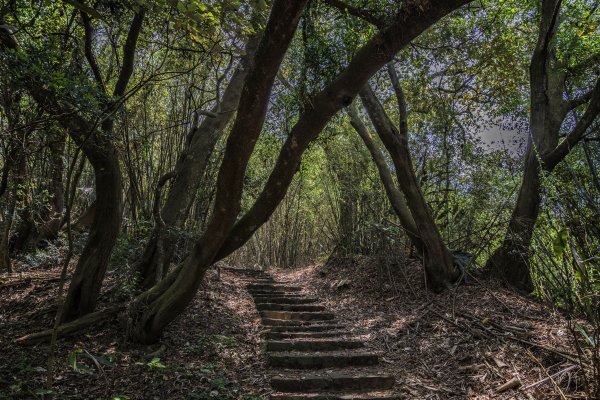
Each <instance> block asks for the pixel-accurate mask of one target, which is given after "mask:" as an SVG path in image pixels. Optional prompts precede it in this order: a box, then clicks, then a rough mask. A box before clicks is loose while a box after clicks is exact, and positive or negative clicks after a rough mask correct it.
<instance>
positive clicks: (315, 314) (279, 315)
mask: <svg viewBox="0 0 600 400" xmlns="http://www.w3.org/2000/svg"><path fill="white" fill-rule="evenodd" d="M260 316H261V317H262V318H263V319H279V320H281V319H283V320H288V321H315V320H318V321H325V320H332V319H334V318H335V315H334V314H333V313H331V312H322V311H260Z"/></svg>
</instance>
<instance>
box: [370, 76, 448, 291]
mask: <svg viewBox="0 0 600 400" xmlns="http://www.w3.org/2000/svg"><path fill="white" fill-rule="evenodd" d="M360 96H361V99H362V102H363V104H364V106H365V108H366V110H367V113H368V114H369V118H370V119H371V121H372V122H373V126H374V127H375V131H376V132H377V134H378V135H379V137H380V138H381V141H382V143H383V145H384V146H385V148H386V149H387V151H388V152H389V154H390V156H391V157H392V161H393V163H394V166H395V168H396V177H397V179H398V184H399V186H400V189H401V190H402V192H403V194H404V197H405V198H406V203H407V204H408V208H409V209H410V212H411V214H412V217H413V218H414V221H415V223H416V225H417V228H418V230H419V236H420V238H421V240H422V242H423V247H424V250H425V251H424V254H423V262H424V266H425V273H426V277H427V283H428V285H430V288H431V289H432V290H433V291H435V292H440V291H443V290H444V289H446V288H447V287H448V286H449V285H450V284H451V283H453V282H454V281H455V280H456V279H457V278H458V276H459V271H458V270H457V269H456V267H455V265H454V258H453V257H452V254H451V253H450V250H448V248H447V247H446V245H445V243H444V241H443V239H442V236H441V234H440V232H439V230H438V228H437V225H436V223H435V220H434V218H433V215H432V214H431V210H430V209H429V205H428V204H427V201H426V200H425V196H424V195H423V192H422V191H421V186H420V185H419V181H418V179H417V176H416V175H415V172H414V168H413V164H412V158H411V155H410V149H409V147H408V136H407V134H406V131H407V129H408V128H407V126H406V120H405V119H403V120H402V121H401V129H400V130H398V129H397V128H396V127H395V126H394V124H393V123H392V122H391V120H390V119H389V117H388V116H387V114H386V113H385V111H384V109H383V107H382V106H381V104H380V103H379V101H378V100H377V98H376V97H375V94H374V93H373V90H372V89H371V87H370V86H369V85H368V84H367V85H365V87H364V88H363V89H361V91H360ZM399 100H400V99H399ZM400 107H401V108H403V107H404V106H403V105H402V104H401V106H400Z"/></svg>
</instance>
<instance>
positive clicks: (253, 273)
mask: <svg viewBox="0 0 600 400" xmlns="http://www.w3.org/2000/svg"><path fill="white" fill-rule="evenodd" d="M221 271H227V272H232V273H234V274H240V275H246V276H257V275H259V276H270V275H269V274H268V273H267V272H265V271H261V270H259V269H248V268H233V267H222V268H221Z"/></svg>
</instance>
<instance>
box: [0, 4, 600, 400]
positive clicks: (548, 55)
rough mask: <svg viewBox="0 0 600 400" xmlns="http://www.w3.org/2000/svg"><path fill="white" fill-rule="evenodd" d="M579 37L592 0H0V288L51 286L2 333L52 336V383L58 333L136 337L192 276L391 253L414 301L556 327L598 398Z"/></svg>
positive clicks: (587, 93) (586, 46) (594, 240)
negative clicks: (494, 303) (557, 319)
mask: <svg viewBox="0 0 600 400" xmlns="http://www.w3.org/2000/svg"><path fill="white" fill-rule="evenodd" d="M599 27H600V2H598V1H597V0H536V1H531V0H503V1H488V0H479V1H470V0H445V1H443V0H308V1H307V0H295V1H289V0H270V1H266V0H251V1H248V2H244V1H240V0H222V1H200V0H154V1H147V0H94V1H81V0H61V1H45V0H44V1H42V0H33V1H29V0H0V146H1V149H0V286H5V289H6V291H4V290H5V289H3V292H2V293H11V290H13V289H11V285H13V284H14V282H15V280H18V279H22V278H23V277H28V276H29V277H30V278H28V279H32V278H31V276H35V274H36V273H37V272H39V271H43V270H44V269H48V268H53V271H54V275H52V276H53V278H52V279H54V282H55V283H56V284H57V287H56V291H55V298H54V301H53V302H52V303H51V304H47V305H46V306H48V307H50V308H49V310H50V313H51V315H52V318H51V320H50V323H49V324H48V325H47V326H46V327H45V329H43V330H39V329H37V326H35V325H32V326H31V329H30V330H29V332H27V334H26V335H25V336H21V337H13V338H12V339H13V340H16V342H17V343H18V344H15V343H13V344H11V346H28V345H30V343H35V342H44V343H50V351H47V353H48V354H49V363H48V368H47V371H48V372H47V373H48V386H49V388H48V389H52V380H53V367H52V365H53V364H54V363H56V362H58V361H57V359H58V360H62V359H63V358H64V357H65V355H64V354H60V352H57V351H56V346H57V342H60V341H62V340H68V339H65V338H66V337H69V336H71V335H75V337H76V335H78V334H80V333H82V332H85V331H86V330H90V329H91V330H92V331H93V329H94V326H96V325H97V324H101V323H104V322H106V321H109V320H113V321H118V323H119V326H120V327H121V328H120V329H121V332H122V333H123V336H124V341H126V342H128V343H134V344H143V345H151V344H154V343H157V342H159V341H160V340H161V338H162V337H163V335H164V332H165V330H167V329H169V327H171V326H172V324H173V323H174V321H176V319H177V317H179V316H180V315H181V314H182V313H184V312H185V311H186V310H187V309H188V308H189V307H190V305H191V304H192V303H193V301H194V299H195V298H196V296H197V295H198V292H199V291H201V290H200V288H201V287H202V288H203V289H202V290H206V287H207V285H209V283H207V281H206V276H207V272H208V271H210V270H211V269H213V268H215V267H217V268H218V267H219V266H226V265H229V266H243V267H245V268H260V269H263V268H275V269H282V270H290V269H295V268H299V267H306V266H309V265H317V264H323V263H325V262H327V263H328V264H331V263H336V264H338V265H347V267H346V268H348V273H347V276H348V277H349V278H350V279H351V280H352V279H353V277H352V273H351V272H350V271H351V268H352V267H351V265H353V260H356V259H357V258H360V257H366V258H368V259H370V260H372V262H373V263H377V262H382V261H381V260H382V259H385V260H386V262H388V263H392V264H395V265H397V266H396V267H395V269H393V270H392V272H391V273H392V274H397V275H398V276H400V275H401V274H402V273H403V272H401V271H400V269H402V268H403V266H402V265H401V264H402V263H404V262H405V260H406V259H411V260H418V263H419V265H420V267H419V268H420V271H422V272H421V273H422V275H421V279H422V281H423V282H424V284H425V286H426V288H427V290H429V291H430V292H431V293H430V295H431V296H445V295H447V294H448V293H450V292H453V291H456V290H460V289H457V288H460V286H461V285H463V284H467V285H468V284H469V283H473V282H474V281H478V282H479V281H480V280H484V281H486V282H488V280H491V282H495V284H496V285H498V286H504V287H507V288H510V290H511V291H512V292H513V293H514V295H515V296H529V297H531V298H535V299H536V301H538V302H540V303H543V304H544V305H545V306H548V309H551V308H554V309H556V310H559V312H560V313H563V314H564V315H566V316H568V318H569V320H570V321H571V320H572V321H579V322H578V323H573V325H572V329H571V330H570V332H571V334H572V336H573V341H574V343H575V347H576V349H577V354H578V358H577V359H578V360H579V362H580V363H581V369H582V371H584V373H585V374H587V376H588V377H589V382H590V383H589V385H588V386H587V387H586V389H585V390H586V393H587V395H588V396H589V398H591V397H592V396H593V395H594V393H595V395H598V393H600V389H599V388H598V381H599V380H598V378H599V377H600V176H599V175H600V172H599V171H598V169H599V168H600V118H599V117H598V114H599V113H600V30H599ZM382 257H383V258H382ZM32 274H33V275H32ZM108 276H110V277H111V278H110V279H108V278H107V277H108ZM208 282H212V281H210V280H209V281H208ZM14 290H15V292H14V293H16V290H17V289H14ZM240 290H241V289H240ZM484 290H485V289H483V287H482V288H481V291H482V293H483V291H484ZM107 293H109V295H107ZM107 296H108V297H107ZM428 296H429V295H428ZM106 299H110V301H106ZM0 301H4V300H2V297H1V296H0ZM423 301H425V299H423ZM6 304H8V303H6ZM30 311H32V310H30ZM2 314H3V313H0V324H2V323H3V321H2V320H3V317H2ZM207 323H209V324H210V321H208V322H207ZM570 326H571V325H570ZM34 328H36V329H34ZM44 349H47V347H44ZM45 351H46V350H45ZM594 379H596V381H595V382H596V383H595V384H594ZM6 382H7V381H4V382H3V380H0V397H1V395H2V393H3V392H2V390H1V389H2V388H1V385H2V384H4V383H6Z"/></svg>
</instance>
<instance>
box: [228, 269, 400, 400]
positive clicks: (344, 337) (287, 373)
mask: <svg viewBox="0 0 600 400" xmlns="http://www.w3.org/2000/svg"><path fill="white" fill-rule="evenodd" d="M230 271H231V272H234V273H236V274H239V275H242V276H244V278H245V281H246V282H247V285H246V289H247V291H248V292H249V293H250V294H251V296H252V297H253V299H254V303H255V305H256V308H257V310H258V311H259V313H260V316H261V319H262V324H263V326H264V328H265V333H264V338H265V345H264V349H265V352H266V358H267V365H268V366H269V367H270V368H272V371H271V386H272V388H273V390H274V391H275V392H276V393H273V394H272V395H271V398H272V399H277V400H301V399H313V400H315V399H328V400H335V399H365V400H367V399H380V400H386V399H397V398H399V397H398V396H397V395H396V394H395V393H394V392H393V391H391V389H392V387H393V386H394V383H395V379H394V377H393V376H392V375H390V374H387V373H385V372H383V371H382V370H381V368H378V367H379V366H380V364H379V361H380V360H379V355H378V354H377V353H375V352H372V351H366V350H365V344H364V342H362V341H360V340H356V339H355V338H353V337H352V336H351V335H350V332H349V331H348V330H347V329H346V328H345V326H343V325H340V324H339V323H338V322H336V320H335V314H333V313H331V312H328V311H327V310H326V308H325V306H323V305H321V304H319V299H318V298H316V297H309V294H308V293H306V291H305V290H304V289H303V288H302V287H299V286H291V285H288V284H287V282H281V281H276V280H275V279H274V278H273V276H272V275H270V274H268V273H266V272H263V271H257V270H249V269H233V268H232V269H230Z"/></svg>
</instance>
